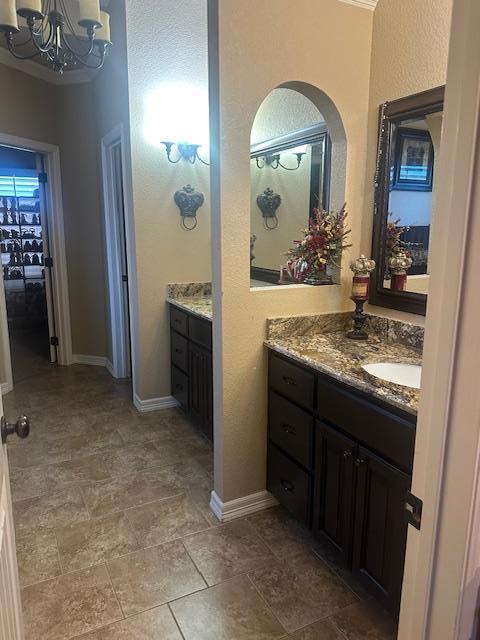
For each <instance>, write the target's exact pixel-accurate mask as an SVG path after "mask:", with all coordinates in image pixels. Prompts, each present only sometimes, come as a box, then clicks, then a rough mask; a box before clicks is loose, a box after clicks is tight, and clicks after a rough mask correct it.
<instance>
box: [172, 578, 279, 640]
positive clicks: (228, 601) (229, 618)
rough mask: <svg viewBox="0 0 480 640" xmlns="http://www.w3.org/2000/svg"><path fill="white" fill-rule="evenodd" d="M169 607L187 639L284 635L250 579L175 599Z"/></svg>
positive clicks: (264, 639)
mask: <svg viewBox="0 0 480 640" xmlns="http://www.w3.org/2000/svg"><path fill="white" fill-rule="evenodd" d="M170 607H171V609H172V611H173V614H174V616H175V618H176V620H177V622H178V624H179V626H180V629H181V631H182V633H183V635H184V637H185V640H254V639H255V640H274V639H275V638H283V637H284V636H285V630H284V629H283V628H282V626H281V625H280V623H279V622H278V620H277V619H276V618H275V617H274V615H273V614H272V613H271V611H270V610H269V609H268V608H267V607H266V606H265V603H264V602H263V600H262V599H261V597H260V596H259V595H258V593H257V591H256V590H255V588H254V587H253V585H252V583H251V582H250V581H249V579H248V577H247V576H238V577H236V578H233V579H232V580H228V581H227V582H222V583H221V584H218V585H216V586H215V587H210V588H209V589H206V590H205V591H200V592H199V593H195V594H193V595H190V596H187V597H186V598H182V599H180V600H176V601H175V602H172V603H170Z"/></svg>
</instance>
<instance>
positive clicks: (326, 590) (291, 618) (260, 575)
mask: <svg viewBox="0 0 480 640" xmlns="http://www.w3.org/2000/svg"><path fill="white" fill-rule="evenodd" d="M250 577H251V579H252V581H253V583H254V584H255V586H256V587H257V589H258V590H259V592H260V593H261V595H262V596H263V598H264V599H265V601H266V602H267V604H268V605H269V606H270V607H271V609H272V611H273V612H274V614H275V615H276V616H277V618H278V619H279V620H280V622H281V623H282V624H283V626H284V627H285V628H286V629H287V631H289V632H292V631H296V630H297V629H301V628H302V627H305V626H307V625H308V624H311V623H313V622H316V621H317V620H321V619H322V618H326V617H327V616H330V615H332V614H333V613H335V612H337V611H339V610H340V609H342V608H343V607H346V606H348V605H349V604H352V603H353V602H357V598H356V596H355V595H354V594H353V592H352V591H350V589H349V588H348V587H347V586H346V585H345V584H344V583H343V582H342V581H341V580H340V579H339V578H337V576H335V575H334V574H333V573H332V572H331V571H330V569H329V568H328V567H327V565H326V564H325V563H323V562H321V561H320V560H319V559H317V558H316V556H314V555H313V554H312V553H304V554H302V555H296V556H294V557H293V558H291V559H290V560H288V561H286V560H283V561H281V562H280V561H278V562H276V563H272V564H270V565H269V566H268V567H265V568H263V569H258V570H257V571H254V572H252V573H251V574H250Z"/></svg>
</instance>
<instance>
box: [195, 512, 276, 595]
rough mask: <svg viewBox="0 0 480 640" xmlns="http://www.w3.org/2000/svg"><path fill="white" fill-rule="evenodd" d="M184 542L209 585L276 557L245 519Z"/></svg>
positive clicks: (261, 564)
mask: <svg viewBox="0 0 480 640" xmlns="http://www.w3.org/2000/svg"><path fill="white" fill-rule="evenodd" d="M183 542H184V544H185V546H186V548H187V550H188V553H189V554H190V556H191V557H192V559H193V561H194V562H195V564H196V565H197V567H198V568H199V570H200V571H201V572H202V575H203V576H204V578H205V580H206V581H207V583H208V584H210V585H212V584H216V583H217V582H221V581H222V580H227V579H228V578H231V577H233V576H235V575H238V574H240V573H247V571H251V570H253V569H256V568H258V567H261V566H263V565H265V564H269V563H271V562H273V561H274V560H275V558H274V556H273V555H272V553H271V552H270V550H269V549H268V548H267V547H266V546H265V545H264V543H263V542H262V541H261V540H260V538H259V537H258V536H257V534H256V533H255V530H254V529H253V527H252V526H251V525H250V524H249V523H248V522H247V521H245V520H235V521H234V522H229V523H228V524H224V525H222V526H220V527H214V528H212V529H209V530H208V531H204V532H203V533H197V534H195V535H192V536H188V537H187V538H185V539H184V541H183Z"/></svg>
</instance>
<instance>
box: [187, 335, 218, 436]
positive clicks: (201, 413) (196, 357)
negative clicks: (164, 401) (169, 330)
mask: <svg viewBox="0 0 480 640" xmlns="http://www.w3.org/2000/svg"><path fill="white" fill-rule="evenodd" d="M188 358H189V360H188V363H189V366H188V377H189V403H188V404H189V411H190V414H191V416H192V418H193V420H194V421H195V422H196V423H197V424H198V426H199V427H200V428H201V429H202V431H203V432H204V434H205V435H206V436H207V438H209V439H210V440H212V438H213V410H212V397H213V391H212V354H211V353H209V352H208V351H206V350H205V349H202V347H198V346H197V345H195V344H193V343H192V342H191V343H190V346H189V356H188Z"/></svg>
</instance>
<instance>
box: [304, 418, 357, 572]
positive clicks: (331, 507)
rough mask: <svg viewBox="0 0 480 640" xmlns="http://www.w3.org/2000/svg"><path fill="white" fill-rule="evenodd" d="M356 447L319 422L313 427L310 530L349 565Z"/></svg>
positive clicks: (337, 432) (347, 439)
mask: <svg viewBox="0 0 480 640" xmlns="http://www.w3.org/2000/svg"><path fill="white" fill-rule="evenodd" d="M355 453H356V444H355V442H354V441H353V440H351V439H350V438H347V437H346V436H344V435H343V434H342V433H340V432H339V431H337V430H336V429H332V428H330V427H328V426H327V425H325V424H323V423H322V422H317V426H316V451H315V469H316V473H315V493H314V507H313V509H314V510H313V531H314V533H315V535H317V536H320V537H321V538H323V539H325V540H326V541H327V543H329V545H330V546H332V547H333V549H334V551H335V553H336V555H338V556H339V560H340V561H341V562H342V563H343V564H345V565H349V564H350V556H351V541H352V524H353V517H352V514H353V487H354V480H353V478H354V460H355Z"/></svg>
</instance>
